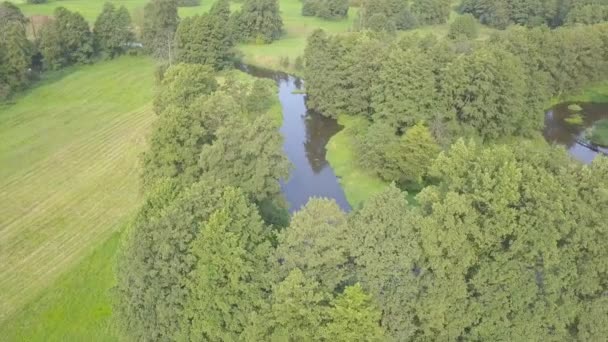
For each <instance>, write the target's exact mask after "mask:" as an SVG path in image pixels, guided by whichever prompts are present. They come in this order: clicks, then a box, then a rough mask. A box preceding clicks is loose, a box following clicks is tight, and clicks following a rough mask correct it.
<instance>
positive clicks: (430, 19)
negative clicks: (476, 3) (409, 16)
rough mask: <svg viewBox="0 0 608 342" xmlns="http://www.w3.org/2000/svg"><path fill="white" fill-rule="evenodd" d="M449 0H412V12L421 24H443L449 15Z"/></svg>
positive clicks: (450, 2)
mask: <svg viewBox="0 0 608 342" xmlns="http://www.w3.org/2000/svg"><path fill="white" fill-rule="evenodd" d="M451 6H452V1H451V0H413V2H412V13H413V14H414V15H415V16H416V18H417V20H418V23H419V24H421V25H435V24H444V23H446V22H447V21H448V19H449V17H450V10H451Z"/></svg>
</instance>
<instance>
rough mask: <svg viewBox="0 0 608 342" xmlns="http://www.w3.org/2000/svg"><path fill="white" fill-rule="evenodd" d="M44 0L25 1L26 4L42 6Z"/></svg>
mask: <svg viewBox="0 0 608 342" xmlns="http://www.w3.org/2000/svg"><path fill="white" fill-rule="evenodd" d="M45 2H46V0H27V3H28V4H43V3H45Z"/></svg>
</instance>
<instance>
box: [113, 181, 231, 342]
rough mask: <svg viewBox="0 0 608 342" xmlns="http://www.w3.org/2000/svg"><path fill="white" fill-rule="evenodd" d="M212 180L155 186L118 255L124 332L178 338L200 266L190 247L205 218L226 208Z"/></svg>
mask: <svg viewBox="0 0 608 342" xmlns="http://www.w3.org/2000/svg"><path fill="white" fill-rule="evenodd" d="M223 196H224V191H222V190H221V189H220V188H218V187H217V186H215V185H214V184H213V182H209V181H208V182H204V183H199V184H195V185H193V186H192V187H191V188H189V189H186V190H185V191H181V192H180V187H179V186H178V185H177V184H176V182H173V181H167V180H163V181H161V182H159V183H157V185H155V186H152V187H151V188H150V190H149V193H148V196H147V199H146V201H145V202H144V204H143V205H142V207H141V209H140V211H139V213H138V215H137V218H136V219H135V221H134V223H133V225H132V227H130V229H129V230H128V231H127V236H126V239H125V242H124V244H123V246H122V248H121V255H120V256H119V258H118V268H117V285H116V289H115V296H116V302H115V305H114V311H115V314H116V321H117V324H118V326H119V327H120V328H121V330H122V333H123V334H124V335H126V336H128V337H131V338H133V339H137V340H159V339H160V340H163V339H174V338H175V336H177V334H178V333H179V331H180V322H182V320H183V317H184V308H185V307H186V305H187V303H188V300H189V298H190V288H188V287H187V286H186V285H187V279H188V277H190V275H191V272H192V271H193V270H194V269H195V267H196V261H197V257H196V255H195V254H194V251H193V250H192V249H191V247H192V245H193V242H194V241H195V239H196V237H197V236H198V234H199V232H200V226H201V223H203V222H205V221H207V220H208V219H209V218H210V217H211V215H212V214H213V213H214V212H215V211H216V210H218V209H220V208H221V205H222V198H223Z"/></svg>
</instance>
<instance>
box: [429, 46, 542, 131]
mask: <svg viewBox="0 0 608 342" xmlns="http://www.w3.org/2000/svg"><path fill="white" fill-rule="evenodd" d="M440 86H441V89H440V97H441V98H442V99H444V100H445V101H447V102H446V105H447V107H446V108H448V111H449V112H450V113H451V114H452V115H453V119H455V120H456V121H457V122H458V123H459V124H460V125H461V127H462V129H463V131H464V132H469V133H475V134H478V135H479V136H481V137H482V138H484V139H488V140H494V139H498V138H501V137H505V136H511V135H514V134H520V135H525V134H530V133H531V132H532V131H535V130H536V129H537V128H538V121H537V120H536V116H537V115H538V113H539V112H538V111H537V110H538V108H528V106H527V101H526V97H527V95H526V94H527V93H528V92H527V89H526V87H527V84H526V75H525V72H524V69H523V67H522V63H521V61H520V60H519V59H518V58H517V57H515V56H513V55H512V54H511V53H509V52H505V51H503V50H502V49H500V48H499V47H496V48H480V49H478V50H476V51H474V52H473V53H472V54H470V55H466V56H460V57H459V58H457V59H456V60H455V61H454V62H453V63H451V64H450V66H449V67H448V68H447V70H446V74H445V77H444V79H443V80H442V81H441V82H440Z"/></svg>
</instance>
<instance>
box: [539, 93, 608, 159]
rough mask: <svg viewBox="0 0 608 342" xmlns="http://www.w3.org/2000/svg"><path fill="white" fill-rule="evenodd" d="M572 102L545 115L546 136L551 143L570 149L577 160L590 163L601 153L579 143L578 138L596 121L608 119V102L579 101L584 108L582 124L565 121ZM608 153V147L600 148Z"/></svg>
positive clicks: (563, 104)
mask: <svg viewBox="0 0 608 342" xmlns="http://www.w3.org/2000/svg"><path fill="white" fill-rule="evenodd" d="M569 104H571V103H561V104H558V105H557V106H554V107H553V108H552V109H551V110H549V111H548V112H547V114H546V116H545V129H544V132H543V133H544V136H545V139H546V140H547V141H548V142H549V143H555V144H560V145H563V146H564V147H566V149H568V152H570V154H571V155H572V156H573V157H574V158H575V159H577V160H579V161H581V162H583V163H586V164H589V163H591V162H592V161H593V159H595V157H597V156H598V155H599V153H598V152H596V151H593V150H591V149H589V148H587V147H585V146H582V145H580V144H579V143H577V142H576V141H577V139H581V138H583V135H584V133H585V130H586V129H587V128H589V127H592V126H593V124H594V123H595V122H596V121H599V120H601V119H608V104H606V103H579V105H580V106H581V107H582V108H583V110H582V111H581V114H582V116H583V124H582V125H572V124H569V123H568V122H566V121H565V119H566V118H567V117H569V116H570V115H571V114H572V112H571V111H570V110H568V105H569ZM600 150H602V151H604V152H607V153H608V148H600Z"/></svg>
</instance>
